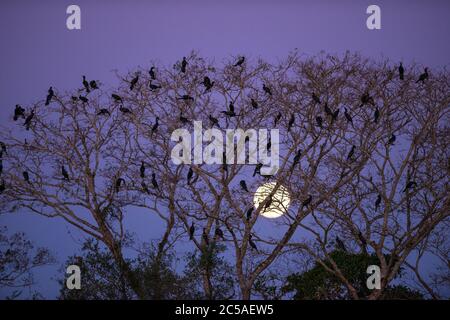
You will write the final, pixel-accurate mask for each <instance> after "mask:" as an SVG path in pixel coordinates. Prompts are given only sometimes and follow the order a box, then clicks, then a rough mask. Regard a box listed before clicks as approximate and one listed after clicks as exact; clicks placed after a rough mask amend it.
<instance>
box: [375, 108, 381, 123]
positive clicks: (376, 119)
mask: <svg viewBox="0 0 450 320" xmlns="http://www.w3.org/2000/svg"><path fill="white" fill-rule="evenodd" d="M379 118H380V109H378V107H376V109H375V112H374V113H373V122H375V123H378V119H379Z"/></svg>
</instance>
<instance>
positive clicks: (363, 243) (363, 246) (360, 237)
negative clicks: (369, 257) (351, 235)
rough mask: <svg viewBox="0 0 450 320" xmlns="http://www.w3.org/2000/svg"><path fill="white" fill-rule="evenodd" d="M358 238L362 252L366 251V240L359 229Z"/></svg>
mask: <svg viewBox="0 0 450 320" xmlns="http://www.w3.org/2000/svg"><path fill="white" fill-rule="evenodd" d="M358 239H359V241H360V242H361V247H362V250H363V252H364V253H367V241H366V238H365V237H364V235H363V234H362V232H361V231H359V230H358Z"/></svg>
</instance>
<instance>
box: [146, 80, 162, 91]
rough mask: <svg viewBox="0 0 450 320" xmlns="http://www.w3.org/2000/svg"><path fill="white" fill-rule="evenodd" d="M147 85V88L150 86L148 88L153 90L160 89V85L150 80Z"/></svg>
mask: <svg viewBox="0 0 450 320" xmlns="http://www.w3.org/2000/svg"><path fill="white" fill-rule="evenodd" d="M148 87H149V88H150V90H152V91H155V90H158V89H161V86H160V85H157V84H153V83H152V81H151V80H150V83H149V85H148Z"/></svg>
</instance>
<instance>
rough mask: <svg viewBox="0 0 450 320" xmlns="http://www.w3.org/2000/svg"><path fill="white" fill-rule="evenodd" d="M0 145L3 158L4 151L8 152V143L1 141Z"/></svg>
mask: <svg viewBox="0 0 450 320" xmlns="http://www.w3.org/2000/svg"><path fill="white" fill-rule="evenodd" d="M0 147H1V152H0V158H1V156H2V155H3V153H4V154H8V152H7V151H6V144H5V143H4V142H3V141H0Z"/></svg>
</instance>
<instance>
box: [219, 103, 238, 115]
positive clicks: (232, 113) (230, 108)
mask: <svg viewBox="0 0 450 320" xmlns="http://www.w3.org/2000/svg"><path fill="white" fill-rule="evenodd" d="M222 113H223V114H224V115H226V116H228V117H235V116H236V112H234V104H233V102H232V101H230V104H229V106H228V110H227V111H222Z"/></svg>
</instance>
